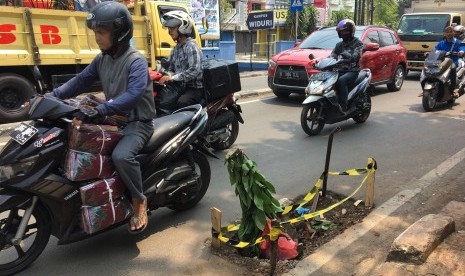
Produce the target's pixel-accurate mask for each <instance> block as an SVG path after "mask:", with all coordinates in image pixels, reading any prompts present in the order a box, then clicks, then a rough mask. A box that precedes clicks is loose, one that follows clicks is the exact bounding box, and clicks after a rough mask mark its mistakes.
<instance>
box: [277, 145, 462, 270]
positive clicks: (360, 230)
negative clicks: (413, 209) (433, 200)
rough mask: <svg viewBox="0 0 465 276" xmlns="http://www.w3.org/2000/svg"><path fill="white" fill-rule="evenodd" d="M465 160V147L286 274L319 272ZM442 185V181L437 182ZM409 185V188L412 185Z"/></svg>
mask: <svg viewBox="0 0 465 276" xmlns="http://www.w3.org/2000/svg"><path fill="white" fill-rule="evenodd" d="M464 159H465V148H463V149H461V150H460V151H459V152H457V153H456V154H454V155H453V156H451V157H449V158H448V159H447V160H445V161H444V162H442V163H441V164H440V165H439V166H437V167H436V168H434V169H433V170H431V171H430V172H428V173H427V174H425V175H424V176H423V177H421V178H420V179H418V180H416V181H414V182H413V183H411V187H412V189H409V190H404V191H401V192H400V193H398V194H397V195H395V196H394V197H392V198H391V199H389V200H388V201H386V202H384V203H383V204H382V205H381V206H379V207H377V208H376V209H375V210H373V212H371V213H370V214H369V215H368V216H367V217H366V218H365V219H364V220H363V222H362V223H360V225H358V226H357V228H355V229H353V230H349V231H345V232H344V233H342V234H341V235H339V236H337V237H336V238H334V239H332V240H331V241H329V242H328V243H326V244H325V245H324V246H322V247H321V248H320V249H318V251H317V252H315V253H313V254H312V255H310V256H308V257H307V258H305V259H304V260H302V261H301V262H299V263H298V265H297V266H296V267H295V268H294V269H292V270H291V271H289V273H288V274H284V275H311V274H312V273H314V272H315V271H317V270H319V269H320V268H321V267H323V266H324V265H325V264H326V263H328V262H329V261H331V259H333V258H334V257H335V256H336V255H337V254H338V253H339V251H341V250H342V249H344V248H346V247H348V246H350V245H351V244H352V243H355V242H356V241H357V240H358V239H359V238H361V237H362V236H364V235H365V234H366V233H367V232H368V231H370V230H371V229H372V228H373V227H375V226H376V225H377V224H378V223H380V222H381V221H382V220H383V219H385V218H387V217H388V216H389V215H390V214H392V213H393V212H394V211H396V210H397V209H399V208H400V207H401V206H402V205H404V204H405V203H406V202H408V201H409V200H410V199H411V198H413V197H414V196H416V195H417V194H419V193H420V192H422V190H424V189H425V188H427V187H428V186H430V185H431V184H433V183H435V182H436V181H437V180H438V179H439V178H441V176H442V175H444V174H445V173H447V172H448V171H449V170H450V169H452V168H453V167H454V166H455V165H457V164H458V163H459V162H460V161H462V160H464ZM436 183H439V182H436ZM409 186H410V185H409Z"/></svg>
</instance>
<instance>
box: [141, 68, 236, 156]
mask: <svg viewBox="0 0 465 276" xmlns="http://www.w3.org/2000/svg"><path fill="white" fill-rule="evenodd" d="M149 73H150V77H151V79H152V81H153V87H154V92H153V94H154V97H155V102H157V100H158V98H159V97H158V93H159V91H160V89H162V86H161V85H160V84H158V80H159V79H160V78H161V77H162V76H163V75H164V74H165V73H166V72H163V71H162V72H158V71H149ZM206 94H207V93H205V95H206ZM200 104H201V105H202V106H204V107H205V111H206V112H207V113H208V122H207V127H206V128H205V131H204V133H203V137H204V139H205V141H206V142H207V143H208V144H209V146H210V147H211V148H213V149H215V150H224V149H228V148H230V147H231V146H232V145H233V144H234V142H235V141H236V139H237V136H238V135H239V123H241V124H243V123H244V119H243V118H242V116H241V113H242V109H241V106H240V105H239V104H238V103H237V100H236V98H235V97H234V93H233V92H231V93H228V94H227V95H225V96H223V97H220V98H215V99H210V98H209V97H207V96H205V97H203V99H202V102H201V103H200ZM155 106H158V105H157V104H155ZM163 113H164V112H162V111H161V110H157V114H163Z"/></svg>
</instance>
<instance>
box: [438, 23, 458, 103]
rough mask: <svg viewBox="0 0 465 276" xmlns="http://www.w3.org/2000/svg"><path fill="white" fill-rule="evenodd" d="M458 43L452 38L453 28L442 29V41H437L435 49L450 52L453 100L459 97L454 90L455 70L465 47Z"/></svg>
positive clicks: (455, 81) (456, 90)
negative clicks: (452, 62)
mask: <svg viewBox="0 0 465 276" xmlns="http://www.w3.org/2000/svg"><path fill="white" fill-rule="evenodd" d="M456 27H458V26H456ZM460 43H461V41H460V40H459V39H457V38H455V37H454V27H452V26H447V27H446V28H445V29H444V39H443V40H441V41H439V42H438V44H437V45H436V47H435V50H436V51H447V52H451V55H452V60H453V61H454V64H453V65H452V67H451V72H450V84H451V87H452V90H453V91H454V97H455V98H458V97H459V93H458V89H455V86H456V83H457V70H456V69H457V65H458V60H459V56H463V53H464V51H465V46H463V45H461V44H460Z"/></svg>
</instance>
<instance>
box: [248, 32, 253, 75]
mask: <svg viewBox="0 0 465 276" xmlns="http://www.w3.org/2000/svg"><path fill="white" fill-rule="evenodd" d="M249 38H250V71H253V69H252V53H253V41H252V33H251V32H250V31H249Z"/></svg>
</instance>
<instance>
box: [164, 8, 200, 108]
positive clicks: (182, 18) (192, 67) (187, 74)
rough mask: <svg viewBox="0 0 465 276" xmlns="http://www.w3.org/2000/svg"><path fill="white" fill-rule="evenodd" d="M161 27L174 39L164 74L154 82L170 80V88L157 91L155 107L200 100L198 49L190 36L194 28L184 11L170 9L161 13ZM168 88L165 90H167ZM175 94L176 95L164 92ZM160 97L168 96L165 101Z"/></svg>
mask: <svg viewBox="0 0 465 276" xmlns="http://www.w3.org/2000/svg"><path fill="white" fill-rule="evenodd" d="M163 19H164V22H163V26H164V27H167V28H168V33H169V35H170V36H171V38H172V39H173V40H174V41H175V42H176V46H174V48H173V50H172V51H171V54H170V57H169V64H168V68H167V70H168V72H169V74H168V75H165V76H163V77H162V78H161V79H160V80H159V81H158V82H159V84H160V85H166V84H167V83H170V84H172V85H174V89H172V87H170V86H167V87H164V89H165V91H163V92H162V93H160V102H159V106H158V108H159V110H162V111H164V112H167V113H169V112H171V111H173V110H172V109H173V107H174V108H175V109H179V108H182V107H185V106H189V105H192V104H197V103H200V101H201V100H202V97H203V68H202V50H201V49H200V48H199V46H198V45H197V43H196V41H195V40H194V39H193V38H192V37H190V36H191V34H192V30H193V27H194V21H193V20H192V18H191V17H190V16H189V15H188V14H187V13H185V12H184V11H170V12H167V13H166V14H164V15H163ZM170 89H171V90H172V91H169V90H170ZM168 93H177V95H171V96H169V95H167V94H168ZM164 98H169V100H165V99H164Z"/></svg>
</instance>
